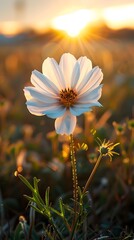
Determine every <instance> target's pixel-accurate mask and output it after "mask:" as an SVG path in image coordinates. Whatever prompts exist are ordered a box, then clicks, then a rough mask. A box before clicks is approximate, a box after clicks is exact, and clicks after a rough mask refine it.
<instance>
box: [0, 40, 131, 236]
mask: <svg viewBox="0 0 134 240" xmlns="http://www.w3.org/2000/svg"><path fill="white" fill-rule="evenodd" d="M64 52H70V53H72V54H74V55H75V56H76V58H78V57H80V56H87V57H88V58H90V59H91V60H92V62H93V66H96V65H98V66H99V67H100V68H101V69H102V71H103V73H104V80H103V84H104V86H103V93H102V97H101V100H100V102H101V104H102V105H103V107H101V108H94V109H93V111H92V112H89V113H86V114H84V115H82V116H80V117H78V122H77V128H76V131H75V133H74V140H75V144H76V145H77V144H78V143H80V144H82V143H85V144H87V146H88V150H87V151H84V150H83V149H79V150H78V151H77V171H78V181H79V185H80V186H81V187H82V186H83V185H84V184H85V182H86V180H87V178H88V176H89V173H90V172H91V170H92V169H93V166H94V164H95V160H96V158H97V154H98V145H97V143H96V141H95V138H96V136H97V137H98V138H99V139H101V141H102V142H103V140H104V139H106V140H107V141H108V140H110V141H111V142H113V143H117V142H119V143H120V144H119V145H118V146H116V147H115V150H116V152H117V153H118V154H119V155H114V156H113V159H112V161H110V159H109V157H108V156H106V157H104V158H103V159H102V161H101V163H100V166H99V167H98V170H97V172H96V174H95V176H94V178H93V180H92V184H91V186H90V189H89V192H88V203H89V207H90V209H89V212H88V217H87V219H86V220H85V224H84V226H83V228H84V230H83V231H84V235H81V234H80V233H79V237H78V236H77V239H80V240H82V239H85V240H86V239H89V240H95V239H96V240H97V239H121V240H123V239H124V240H125V239H134V232H133V226H134V119H133V117H134V54H133V53H134V41H133V39H115V38H113V39H110V38H102V37H99V38H91V39H90V38H88V39H69V38H68V39H67V38H58V37H57V36H55V37H50V38H48V36H47V38H46V39H45V38H41V37H37V38H34V39H33V40H32V38H30V40H24V41H21V42H19V43H17V44H14V43H11V44H10V43H7V44H4V45H1V46H0V203H1V204H0V239H4V240H6V239H9V240H12V239H15V240H16V239H18V240H19V239H27V240H28V239H29V240H30V239H58V238H56V237H54V236H53V238H48V237H45V227H43V226H44V225H45V226H47V220H46V219H45V218H44V217H42V216H40V215H39V214H38V213H36V217H35V222H34V226H32V228H33V235H32V236H33V237H31V238H26V235H25V234H24V233H23V231H22V229H23V228H21V227H22V225H24V224H26V226H27V227H28V226H30V211H31V209H30V208H29V207H28V201H27V200H26V199H25V197H24V196H23V195H24V194H27V195H29V194H30V193H29V190H28V188H27V187H26V186H25V185H24V184H23V183H22V182H21V181H20V179H19V178H18V176H17V172H19V173H21V174H22V175H23V176H25V177H26V178H27V179H28V180H29V181H30V182H32V179H33V177H34V176H36V177H37V178H39V179H41V181H40V183H39V189H40V192H41V196H42V197H44V193H45V190H46V188H47V186H50V189H51V190H50V199H51V202H52V204H53V205H54V206H56V204H57V201H58V199H59V197H60V196H63V197H67V196H71V192H72V177H71V165H70V156H69V139H68V137H65V136H60V135H59V136H58V135H57V134H56V133H55V129H54V120H52V119H49V118H47V117H45V116H43V117H37V116H34V115H31V114H30V113H29V112H28V110H27V108H26V105H25V98H24V94H23V88H24V87H25V86H29V85H30V76H31V72H32V70H34V69H37V70H38V71H41V67H42V62H43V60H44V59H45V58H47V57H54V58H55V59H56V60H57V61H59V59H60V56H61V55H62V54H63V53H64ZM95 132H96V134H95V135H94V133H95ZM20 216H21V217H20ZM22 216H23V217H22ZM19 224H20V225H19ZM46 228H47V227H46ZM17 231H18V232H17ZM49 231H51V230H49ZM20 232H21V234H20ZM17 234H18V235H17ZM19 234H20V235H19ZM66 239H67V238H66Z"/></svg>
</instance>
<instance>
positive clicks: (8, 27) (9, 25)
mask: <svg viewBox="0 0 134 240" xmlns="http://www.w3.org/2000/svg"><path fill="white" fill-rule="evenodd" d="M21 30H22V28H21V27H20V24H19V23H17V22H14V21H6V22H3V23H0V32H1V33H2V34H5V35H15V34H17V33H19V32H20V31H21Z"/></svg>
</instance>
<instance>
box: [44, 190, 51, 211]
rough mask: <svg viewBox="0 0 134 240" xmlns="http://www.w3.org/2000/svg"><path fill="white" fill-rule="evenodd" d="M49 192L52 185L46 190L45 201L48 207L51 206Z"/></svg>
mask: <svg viewBox="0 0 134 240" xmlns="http://www.w3.org/2000/svg"><path fill="white" fill-rule="evenodd" d="M49 193H50V187H48V188H47V189H46V192H45V203H46V206H47V207H48V206H49Z"/></svg>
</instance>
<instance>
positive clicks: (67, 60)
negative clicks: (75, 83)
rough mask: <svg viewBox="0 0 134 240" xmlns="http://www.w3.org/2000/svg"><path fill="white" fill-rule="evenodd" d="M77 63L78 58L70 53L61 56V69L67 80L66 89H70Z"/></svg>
mask: <svg viewBox="0 0 134 240" xmlns="http://www.w3.org/2000/svg"><path fill="white" fill-rule="evenodd" d="M75 63H76V58H75V57H74V56H73V55H72V54H70V53H64V54H63V55H62V56H61V59H60V63H59V67H60V69H61V71H62V74H63V76H64V78H65V83H66V88H70V86H71V80H72V73H73V69H74V66H75Z"/></svg>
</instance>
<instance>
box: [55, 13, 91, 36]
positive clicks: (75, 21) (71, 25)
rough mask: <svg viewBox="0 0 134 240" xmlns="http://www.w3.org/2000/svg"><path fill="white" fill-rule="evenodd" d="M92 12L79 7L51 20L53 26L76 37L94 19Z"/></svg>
mask: <svg viewBox="0 0 134 240" xmlns="http://www.w3.org/2000/svg"><path fill="white" fill-rule="evenodd" d="M94 17H95V16H94V12H93V11H91V10H87V9H80V10H77V11H75V12H71V13H68V14H66V15H63V16H59V17H57V18H55V19H54V20H53V24H52V25H53V27H54V28H55V29H58V30H63V31H65V32H66V33H67V34H68V35H69V36H71V37H76V36H78V35H79V34H80V32H81V30H83V29H84V28H85V27H86V25H87V24H88V23H90V22H91V21H93V20H94Z"/></svg>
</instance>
